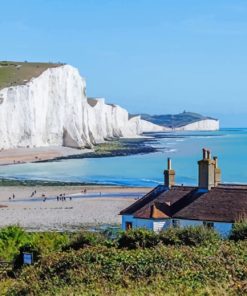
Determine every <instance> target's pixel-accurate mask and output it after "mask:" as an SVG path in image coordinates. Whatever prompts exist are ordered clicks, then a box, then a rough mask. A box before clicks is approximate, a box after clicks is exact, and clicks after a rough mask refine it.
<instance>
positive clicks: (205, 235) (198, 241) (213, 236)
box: [178, 226, 220, 246]
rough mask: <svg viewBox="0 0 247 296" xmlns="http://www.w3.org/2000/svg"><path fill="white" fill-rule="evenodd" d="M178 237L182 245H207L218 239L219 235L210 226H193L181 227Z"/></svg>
mask: <svg viewBox="0 0 247 296" xmlns="http://www.w3.org/2000/svg"><path fill="white" fill-rule="evenodd" d="M178 237H179V239H180V241H181V243H182V244H183V245H186V246H197V245H208V244H210V243H214V242H216V241H218V240H220V235H219V234H218V233H217V232H216V231H215V230H214V229H212V228H207V227H204V226H193V227H185V228H181V229H180V230H179V231H178Z"/></svg>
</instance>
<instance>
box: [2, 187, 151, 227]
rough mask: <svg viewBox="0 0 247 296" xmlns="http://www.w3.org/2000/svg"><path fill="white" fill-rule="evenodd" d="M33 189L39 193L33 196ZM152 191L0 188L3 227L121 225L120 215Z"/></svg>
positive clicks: (96, 188)
mask: <svg viewBox="0 0 247 296" xmlns="http://www.w3.org/2000/svg"><path fill="white" fill-rule="evenodd" d="M85 188H86V193H84V189H85ZM34 190H36V192H37V193H36V194H34V196H33V197H31V194H32V192H34ZM149 190H150V188H137V187H135V188H127V187H101V186H36V187H32V188H31V187H25V186H9V187H1V188H0V205H1V206H4V207H2V208H0V227H2V226H6V225H16V224H18V225H20V226H22V227H24V228H26V229H28V230H35V231H44V230H57V231H62V230H69V231H71V230H74V229H78V228H80V227H85V226H97V225H102V224H111V225H116V224H118V225H119V224H120V223H121V216H119V212H120V211H121V210H122V209H124V208H125V207H127V206H129V205H130V204H132V203H133V202H134V201H135V200H136V199H138V198H140V197H141V196H143V195H144V194H145V193H146V192H148V191H149ZM64 193H65V197H66V200H63V201H62V200H60V197H59V201H58V200H57V196H59V195H60V194H64ZM13 194H14V195H15V198H14V199H13ZM9 197H11V199H9Z"/></svg>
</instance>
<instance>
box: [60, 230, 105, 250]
mask: <svg viewBox="0 0 247 296" xmlns="http://www.w3.org/2000/svg"><path fill="white" fill-rule="evenodd" d="M105 241H106V240H105V237H104V236H103V235H102V234H101V233H98V232H89V231H81V232H79V233H78V234H76V236H75V237H73V238H72V239H71V241H70V242H69V243H68V244H67V245H66V246H64V248H63V250H68V249H73V250H79V249H81V248H84V247H87V246H97V245H102V244H104V243H105Z"/></svg>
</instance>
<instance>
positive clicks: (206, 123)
mask: <svg viewBox="0 0 247 296" xmlns="http://www.w3.org/2000/svg"><path fill="white" fill-rule="evenodd" d="M175 130H176V131H216V130H219V120H215V119H205V120H200V121H196V122H193V123H190V124H187V125H184V126H181V127H177V128H175Z"/></svg>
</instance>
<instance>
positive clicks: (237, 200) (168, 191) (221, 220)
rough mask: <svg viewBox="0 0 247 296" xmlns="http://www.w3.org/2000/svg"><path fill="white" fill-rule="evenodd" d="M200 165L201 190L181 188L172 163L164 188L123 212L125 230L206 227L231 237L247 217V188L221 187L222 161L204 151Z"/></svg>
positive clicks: (165, 178) (169, 163) (151, 192)
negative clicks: (233, 230) (235, 223)
mask: <svg viewBox="0 0 247 296" xmlns="http://www.w3.org/2000/svg"><path fill="white" fill-rule="evenodd" d="M198 165H199V182H198V186H197V187H192V186H183V185H180V186H177V185H175V171H174V170H172V168H171V160H170V159H168V167H167V169H166V170H165V171H164V185H159V186H157V187H155V188H154V189H153V190H152V191H150V192H149V193H148V194H146V195H145V196H144V197H142V198H141V199H139V200H137V201H136V202H135V203H134V204H132V205H131V206H129V207H128V208H126V209H124V210H122V211H121V212H120V215H122V229H124V230H128V229H130V228H148V229H151V230H154V231H156V232H157V231H160V230H162V229H165V228H167V227H170V226H176V227H178V226H181V227H183V226H190V225H205V226H207V227H214V228H215V229H216V230H217V231H218V232H219V233H220V234H221V235H223V236H226V235H228V234H229V232H230V231H231V228H232V225H233V223H234V222H236V221H238V220H240V219H241V218H243V217H246V215H247V185H232V184H220V179H221V171H220V169H219V168H218V159H217V157H214V158H213V159H211V155H210V151H209V150H206V149H203V159H202V160H200V161H198Z"/></svg>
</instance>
